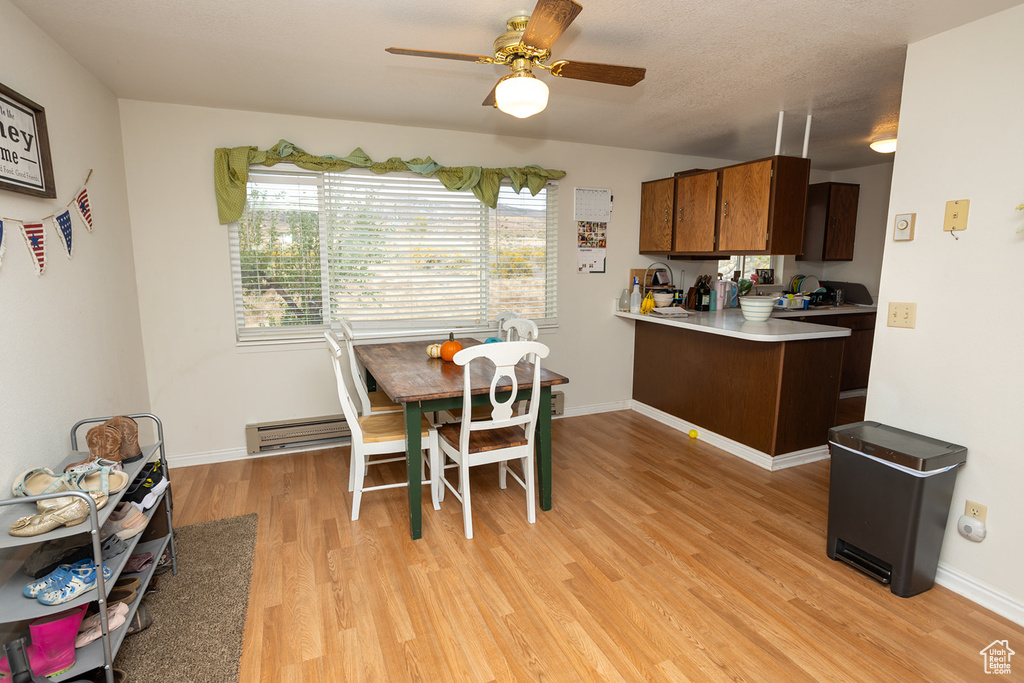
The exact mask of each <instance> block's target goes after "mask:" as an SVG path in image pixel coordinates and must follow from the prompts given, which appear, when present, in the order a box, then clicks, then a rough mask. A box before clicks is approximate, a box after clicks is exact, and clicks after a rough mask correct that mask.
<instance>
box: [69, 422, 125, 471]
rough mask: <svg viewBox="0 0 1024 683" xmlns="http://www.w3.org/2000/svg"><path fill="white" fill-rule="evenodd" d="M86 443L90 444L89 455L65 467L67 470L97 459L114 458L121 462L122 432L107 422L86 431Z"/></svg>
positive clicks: (115, 460)
mask: <svg viewBox="0 0 1024 683" xmlns="http://www.w3.org/2000/svg"><path fill="white" fill-rule="evenodd" d="M85 443H87V444H88V445H89V457H87V458H86V459H85V460H79V461H78V462H73V463H71V464H70V465H68V466H67V467H65V468H64V471H65V472H70V471H71V470H72V469H75V468H79V467H81V466H83V465H88V464H89V463H92V462H96V461H97V460H113V461H114V462H121V434H120V433H118V431H117V430H116V429H114V428H113V427H109V426H107V425H106V423H104V424H101V425H96V426H95V427H93V428H92V429H90V430H89V431H88V432H86V433H85Z"/></svg>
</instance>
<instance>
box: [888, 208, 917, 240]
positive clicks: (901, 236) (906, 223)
mask: <svg viewBox="0 0 1024 683" xmlns="http://www.w3.org/2000/svg"><path fill="white" fill-rule="evenodd" d="M916 220H917V214H916V213H898V214H896V222H895V223H894V224H893V229H892V238H893V239H894V240H895V241H897V242H908V241H910V240H912V239H914V222H915V221H916Z"/></svg>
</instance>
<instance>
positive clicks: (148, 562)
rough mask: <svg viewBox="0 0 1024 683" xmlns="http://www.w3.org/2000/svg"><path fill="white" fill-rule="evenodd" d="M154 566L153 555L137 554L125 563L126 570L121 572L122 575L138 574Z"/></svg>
mask: <svg viewBox="0 0 1024 683" xmlns="http://www.w3.org/2000/svg"><path fill="white" fill-rule="evenodd" d="M115 538H116V537H115ZM152 565H153V553H149V552H146V553H137V554H135V555H132V556H131V557H129V558H128V562H127V563H125V565H124V569H122V570H121V573H122V574H138V573H139V572H144V571H146V570H147V569H149V568H150V567H151V566H152Z"/></svg>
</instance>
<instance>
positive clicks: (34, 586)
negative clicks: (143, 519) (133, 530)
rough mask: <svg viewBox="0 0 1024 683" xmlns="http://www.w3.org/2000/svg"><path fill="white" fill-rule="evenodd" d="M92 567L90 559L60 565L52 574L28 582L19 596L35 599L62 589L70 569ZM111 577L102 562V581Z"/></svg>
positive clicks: (92, 563) (111, 573)
mask: <svg viewBox="0 0 1024 683" xmlns="http://www.w3.org/2000/svg"><path fill="white" fill-rule="evenodd" d="M94 566H95V564H94V561H93V559H92V558H91V557H90V558H88V559H84V560H79V561H78V562H75V563H73V564H65V565H61V566H60V567H57V568H56V569H54V570H53V571H52V572H50V574H48V575H47V576H44V577H42V578H41V579H37V580H35V581H30V582H29V583H28V584H26V585H25V587H24V588H22V589H21V594H22V595H24V596H25V597H26V598H37V597H39V594H40V593H46V592H48V591H52V590H57V589H59V588H62V587H63V586H64V584H65V583H67V582H68V581H70V580H71V576H72V574H71V570H72V569H86V568H92V567H94ZM112 575H113V572H112V571H111V569H110V567H108V566H107V564H106V562H104V563H103V580H104V581H109V580H110V577H111V576H112Z"/></svg>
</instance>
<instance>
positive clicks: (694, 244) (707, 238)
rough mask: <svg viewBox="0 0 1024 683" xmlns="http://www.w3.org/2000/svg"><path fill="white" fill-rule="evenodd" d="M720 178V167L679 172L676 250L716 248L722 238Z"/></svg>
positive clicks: (674, 244)
mask: <svg viewBox="0 0 1024 683" xmlns="http://www.w3.org/2000/svg"><path fill="white" fill-rule="evenodd" d="M718 178H719V173H718V171H694V172H690V173H677V174H676V176H675V181H676V188H675V190H676V195H675V207H676V210H675V224H674V225H673V230H672V234H673V251H676V252H688V253H713V252H714V251H715V245H716V240H717V238H718V188H719V180H718Z"/></svg>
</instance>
